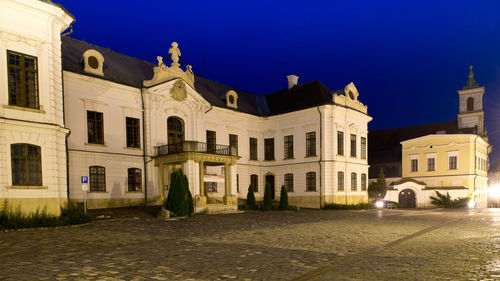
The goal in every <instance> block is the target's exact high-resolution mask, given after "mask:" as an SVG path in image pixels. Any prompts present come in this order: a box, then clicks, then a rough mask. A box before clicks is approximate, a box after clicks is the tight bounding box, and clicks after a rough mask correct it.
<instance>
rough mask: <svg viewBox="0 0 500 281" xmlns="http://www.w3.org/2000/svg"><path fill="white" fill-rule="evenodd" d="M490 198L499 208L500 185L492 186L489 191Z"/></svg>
mask: <svg viewBox="0 0 500 281" xmlns="http://www.w3.org/2000/svg"><path fill="white" fill-rule="evenodd" d="M488 196H489V197H490V199H491V200H492V201H494V202H495V207H498V200H499V199H500V185H498V184H495V185H492V186H490V189H489V190H488Z"/></svg>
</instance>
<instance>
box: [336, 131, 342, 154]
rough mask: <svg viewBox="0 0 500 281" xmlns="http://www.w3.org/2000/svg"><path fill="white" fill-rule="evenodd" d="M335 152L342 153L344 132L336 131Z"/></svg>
mask: <svg viewBox="0 0 500 281" xmlns="http://www.w3.org/2000/svg"><path fill="white" fill-rule="evenodd" d="M337 154H338V155H344V132H340V131H338V132H337Z"/></svg>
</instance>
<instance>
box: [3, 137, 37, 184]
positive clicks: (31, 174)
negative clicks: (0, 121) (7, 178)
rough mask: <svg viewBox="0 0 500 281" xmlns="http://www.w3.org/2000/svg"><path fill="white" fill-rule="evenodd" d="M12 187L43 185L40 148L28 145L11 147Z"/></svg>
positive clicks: (16, 144) (22, 144) (18, 144)
mask: <svg viewBox="0 0 500 281" xmlns="http://www.w3.org/2000/svg"><path fill="white" fill-rule="evenodd" d="M10 153H11V161H12V185H35V186H36V185H38V186H40V185H42V156H41V152H40V147H39V146H37V145H32V144H27V143H15V144H11V145H10Z"/></svg>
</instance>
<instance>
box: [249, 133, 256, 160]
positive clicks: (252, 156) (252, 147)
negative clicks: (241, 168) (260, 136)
mask: <svg viewBox="0 0 500 281" xmlns="http://www.w3.org/2000/svg"><path fill="white" fill-rule="evenodd" d="M250 160H257V139H256V138H250Z"/></svg>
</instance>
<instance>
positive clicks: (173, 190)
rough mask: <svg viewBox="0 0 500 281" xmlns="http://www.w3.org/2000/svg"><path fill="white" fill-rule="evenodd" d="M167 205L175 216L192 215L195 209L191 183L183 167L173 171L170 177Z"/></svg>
mask: <svg viewBox="0 0 500 281" xmlns="http://www.w3.org/2000/svg"><path fill="white" fill-rule="evenodd" d="M165 207H166V208H167V210H169V211H170V212H171V216H173V217H183V216H187V215H191V214H192V213H193V211H194V206H193V198H192V196H191V192H190V191H189V183H188V180H187V177H186V176H185V175H184V173H183V172H182V169H179V170H177V171H175V172H173V173H172V175H171V177H170V190H169V191H168V196H167V202H166V206H165Z"/></svg>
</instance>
